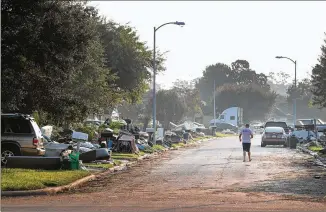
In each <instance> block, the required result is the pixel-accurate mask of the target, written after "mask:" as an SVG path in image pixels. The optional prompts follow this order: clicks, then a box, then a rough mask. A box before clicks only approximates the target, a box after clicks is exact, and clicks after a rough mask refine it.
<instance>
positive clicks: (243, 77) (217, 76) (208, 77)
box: [196, 60, 270, 115]
mask: <svg viewBox="0 0 326 212" xmlns="http://www.w3.org/2000/svg"><path fill="white" fill-rule="evenodd" d="M267 79H268V78H267V76H266V75H264V74H257V73H256V72H255V71H253V70H251V69H250V64H249V62H248V61H246V60H236V61H235V62H233V63H231V67H230V66H228V65H226V64H222V63H217V64H215V65H210V66H207V67H206V69H205V70H204V71H203V77H201V78H200V79H198V80H197V83H196V88H198V89H199V92H200V98H201V100H203V101H204V102H205V103H206V106H203V107H202V111H203V113H204V114H206V115H211V114H213V90H214V80H215V86H216V88H219V87H220V86H223V85H226V84H233V85H250V84H253V83H254V84H256V85H257V86H260V87H261V88H264V89H265V88H266V90H269V88H270V86H269V84H268V83H267Z"/></svg>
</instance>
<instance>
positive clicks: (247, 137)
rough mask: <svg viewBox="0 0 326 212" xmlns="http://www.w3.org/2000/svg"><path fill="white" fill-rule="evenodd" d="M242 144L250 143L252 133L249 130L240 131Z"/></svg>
mask: <svg viewBox="0 0 326 212" xmlns="http://www.w3.org/2000/svg"><path fill="white" fill-rule="evenodd" d="M241 135H242V143H251V135H253V134H252V131H251V129H249V128H244V129H242V130H241Z"/></svg>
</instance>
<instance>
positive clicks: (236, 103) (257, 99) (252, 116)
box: [216, 84, 277, 122]
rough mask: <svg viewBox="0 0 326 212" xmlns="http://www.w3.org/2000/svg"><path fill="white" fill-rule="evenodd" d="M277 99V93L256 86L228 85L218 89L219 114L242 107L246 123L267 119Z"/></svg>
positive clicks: (217, 103)
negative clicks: (230, 108) (232, 108)
mask: <svg viewBox="0 0 326 212" xmlns="http://www.w3.org/2000/svg"><path fill="white" fill-rule="evenodd" d="M276 97H277V94H276V93H275V92H270V91H264V90H263V89H261V87H260V86H258V85H256V84H250V85H235V84H226V85H223V86H221V87H219V88H218V89H217V93H216V99H217V101H216V107H217V112H219V113H221V112H223V110H225V109H227V108H229V107H241V108H243V116H244V117H243V119H244V121H246V122H248V121H252V120H259V119H262V118H264V117H267V115H268V114H269V112H270V111H271V109H272V107H273V106H274V103H275V99H276Z"/></svg>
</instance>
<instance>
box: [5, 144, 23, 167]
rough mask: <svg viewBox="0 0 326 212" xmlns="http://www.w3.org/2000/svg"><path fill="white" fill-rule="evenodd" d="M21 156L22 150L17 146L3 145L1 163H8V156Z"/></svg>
mask: <svg viewBox="0 0 326 212" xmlns="http://www.w3.org/2000/svg"><path fill="white" fill-rule="evenodd" d="M11 156H20V150H19V148H18V147H15V146H2V147H1V165H6V164H7V157H11Z"/></svg>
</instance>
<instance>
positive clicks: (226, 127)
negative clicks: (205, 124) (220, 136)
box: [211, 123, 238, 133]
mask: <svg viewBox="0 0 326 212" xmlns="http://www.w3.org/2000/svg"><path fill="white" fill-rule="evenodd" d="M215 126H216V129H215V130H216V132H222V131H223V130H231V131H234V132H236V133H237V132H238V127H237V126H235V125H233V124H230V123H216V125H215ZM211 127H214V123H213V124H211Z"/></svg>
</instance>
